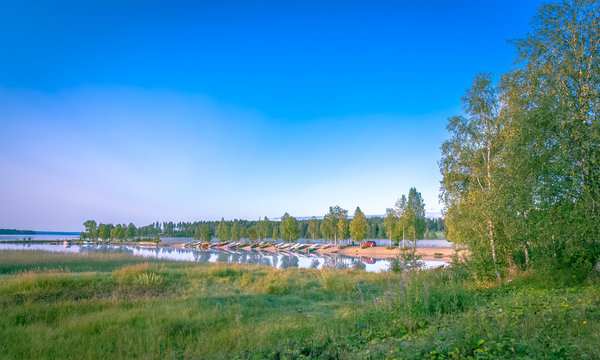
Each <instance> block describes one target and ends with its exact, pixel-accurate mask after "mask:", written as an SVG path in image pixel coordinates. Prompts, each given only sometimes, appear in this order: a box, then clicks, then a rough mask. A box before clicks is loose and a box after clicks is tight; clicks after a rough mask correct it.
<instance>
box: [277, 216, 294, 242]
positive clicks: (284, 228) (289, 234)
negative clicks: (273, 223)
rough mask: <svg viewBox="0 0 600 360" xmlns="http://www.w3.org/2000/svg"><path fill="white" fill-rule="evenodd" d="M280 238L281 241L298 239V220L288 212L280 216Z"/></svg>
mask: <svg viewBox="0 0 600 360" xmlns="http://www.w3.org/2000/svg"><path fill="white" fill-rule="evenodd" d="M281 239H282V240H283V241H296V240H298V221H297V220H296V218H294V217H293V216H290V214H288V213H285V214H283V216H282V217H281Z"/></svg>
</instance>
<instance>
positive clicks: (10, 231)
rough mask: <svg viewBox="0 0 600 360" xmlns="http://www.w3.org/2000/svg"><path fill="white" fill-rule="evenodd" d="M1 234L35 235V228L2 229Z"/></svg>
mask: <svg viewBox="0 0 600 360" xmlns="http://www.w3.org/2000/svg"><path fill="white" fill-rule="evenodd" d="M0 235H35V231H33V230H16V229H0Z"/></svg>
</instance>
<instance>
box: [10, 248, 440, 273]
mask: <svg viewBox="0 0 600 360" xmlns="http://www.w3.org/2000/svg"><path fill="white" fill-rule="evenodd" d="M0 250H41V251H49V252H60V253H81V254H85V253H115V254H130V255H134V256H141V257H146V258H155V259H165V260H174V261H193V262H209V263H217V262H227V263H240V264H256V265H268V266H273V267H276V268H278V269H281V268H290V267H296V268H315V269H322V268H337V269H348V268H364V270H365V271H369V272H380V271H387V270H388V269H389V267H390V262H389V261H388V260H385V259H372V258H368V257H361V258H357V257H356V258H355V257H348V256H341V255H326V254H305V253H292V252H289V253H288V252H280V253H269V252H265V251H256V250H234V251H232V250H225V249H222V250H215V249H209V250H198V249H180V248H175V247H170V246H167V247H164V246H161V247H158V248H148V247H140V246H133V245H67V246H64V245H50V244H0ZM422 262H423V264H424V266H425V267H426V268H435V267H439V266H445V265H448V262H446V261H437V260H423V261H422Z"/></svg>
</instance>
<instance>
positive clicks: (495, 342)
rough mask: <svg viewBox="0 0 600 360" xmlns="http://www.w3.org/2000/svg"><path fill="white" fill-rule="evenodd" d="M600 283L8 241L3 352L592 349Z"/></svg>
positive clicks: (187, 355) (54, 355)
mask: <svg viewBox="0 0 600 360" xmlns="http://www.w3.org/2000/svg"><path fill="white" fill-rule="evenodd" d="M572 281H573V282H572ZM599 283H600V281H599V280H598V278H597V276H596V275H591V276H590V278H589V279H587V280H585V281H584V282H583V283H581V282H580V283H575V282H574V280H572V279H571V278H565V277H561V276H554V277H552V278H548V277H544V276H542V275H540V274H537V275H536V274H529V275H527V276H525V275H523V274H520V275H515V276H514V277H513V280H512V281H511V282H510V283H507V284H505V285H502V286H490V285H486V284H483V283H479V282H475V281H473V280H472V279H471V278H470V277H469V276H467V274H466V272H464V270H463V269H460V268H455V269H443V270H435V271H419V272H415V273H410V274H406V273H405V274H392V273H381V274H372V273H366V272H362V271H333V270H322V271H319V270H307V269H286V270H276V269H272V268H270V267H263V266H252V265H248V266H242V265H232V264H197V263H182V262H165V261H156V260H154V261H151V260H148V259H141V258H134V257H128V256H124V255H78V254H73V255H71V254H58V253H57V254H53V253H44V252H33V251H21V252H16V251H2V252H0V312H1V316H0V354H1V355H0V357H2V358H6V359H63V358H70V359H131V358H141V359H204V358H205V359H231V358H234V359H235V358H240V359H246V358H249V359H365V358H373V359H386V358H387V359H422V358H426V359H462V358H474V359H489V358H522V359H540V358H542V359H543V358H548V359H560V358H564V359H572V358H587V359H597V358H600V350H599V349H600V287H599V286H598V285H599Z"/></svg>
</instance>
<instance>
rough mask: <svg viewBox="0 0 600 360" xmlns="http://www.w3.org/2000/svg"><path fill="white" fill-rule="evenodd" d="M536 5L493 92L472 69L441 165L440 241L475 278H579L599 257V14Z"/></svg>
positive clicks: (579, 4)
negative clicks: (531, 270) (545, 274)
mask: <svg viewBox="0 0 600 360" xmlns="http://www.w3.org/2000/svg"><path fill="white" fill-rule="evenodd" d="M598 9H599V6H598V2H597V1H565V2H561V3H557V4H548V5H544V6H542V8H541V9H540V10H539V11H538V14H537V16H536V17H535V18H534V20H533V22H532V25H533V29H532V31H531V32H530V33H529V34H528V35H527V36H526V37H525V38H523V39H517V40H515V41H514V42H513V43H514V45H515V47H516V49H517V53H518V65H519V66H518V68H516V69H515V70H514V71H512V72H511V73H509V74H506V75H504V76H503V77H502V81H501V84H500V86H499V87H496V86H494V85H493V84H492V82H491V76H490V75H488V74H480V75H478V76H477V77H476V78H475V81H474V83H473V86H472V87H471V88H470V89H469V90H468V91H467V93H466V95H465V97H464V98H463V103H464V105H465V113H466V116H458V117H453V118H451V119H450V121H449V125H448V129H449V131H450V133H451V134H452V138H451V139H450V140H448V141H447V142H445V143H444V145H443V147H442V153H443V157H442V160H441V161H440V169H441V172H442V174H443V182H442V191H443V200H444V202H445V204H446V221H447V225H448V228H447V236H448V239H449V240H451V241H454V242H463V243H465V244H467V245H468V247H469V252H470V254H471V255H470V258H469V262H470V264H471V268H472V269H473V270H474V271H475V273H476V274H477V275H479V276H489V275H490V274H493V273H495V274H496V276H497V277H498V278H500V273H501V272H503V271H505V270H506V269H507V268H508V267H510V266H511V265H513V264H516V265H519V266H522V267H525V268H528V267H537V268H546V267H547V268H550V269H555V270H556V269H566V268H568V269H570V270H571V271H572V272H573V273H574V274H575V275H576V276H585V275H586V274H587V273H589V271H590V270H591V269H592V268H593V267H594V266H595V265H596V264H597V263H598V260H599V258H600V242H598V238H599V237H600V226H598V225H597V224H598V223H599V221H600V207H599V206H598V203H600V186H598V184H600V155H598V154H599V153H600V152H598V151H597V149H598V147H600V118H599V116H600V115H599V114H600V103H599V102H598V99H599V98H600V52H599V51H598V44H599V43H600V31H599V27H600V25H599V24H600V11H598Z"/></svg>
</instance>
